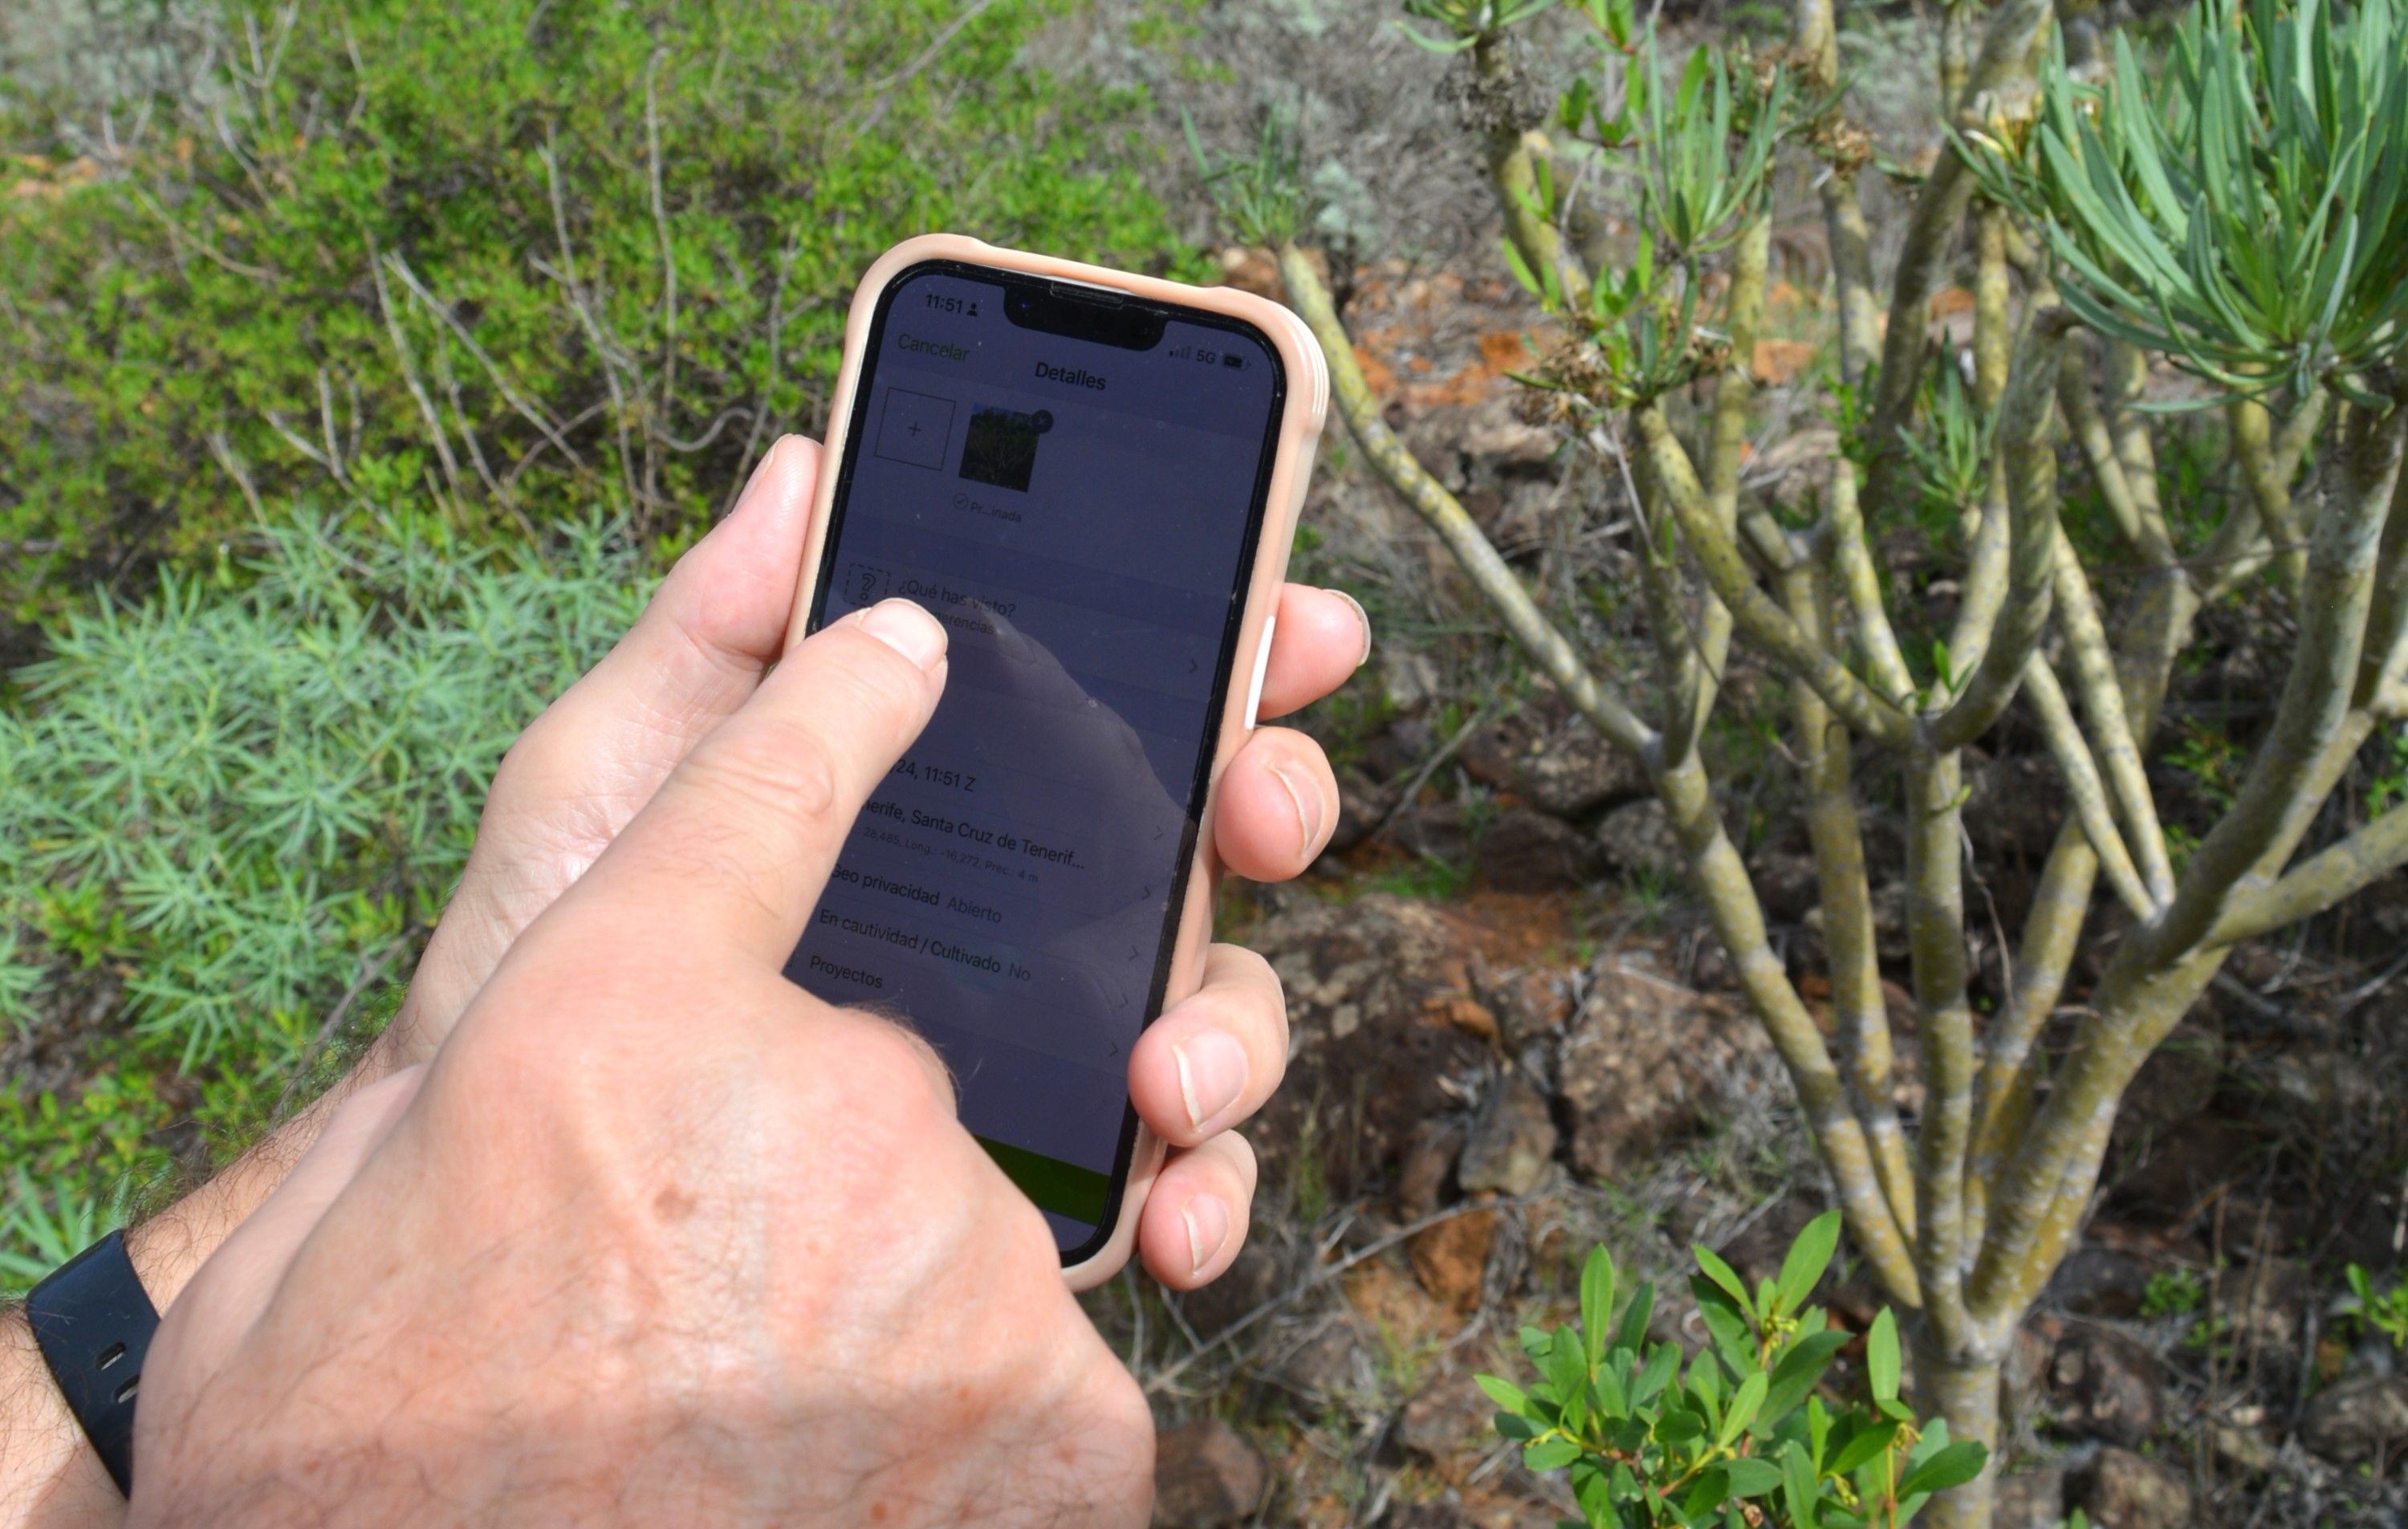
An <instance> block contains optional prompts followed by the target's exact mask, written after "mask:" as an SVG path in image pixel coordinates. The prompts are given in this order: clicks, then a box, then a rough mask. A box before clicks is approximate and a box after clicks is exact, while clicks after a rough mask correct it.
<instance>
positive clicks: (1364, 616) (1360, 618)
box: [1321, 589, 1371, 669]
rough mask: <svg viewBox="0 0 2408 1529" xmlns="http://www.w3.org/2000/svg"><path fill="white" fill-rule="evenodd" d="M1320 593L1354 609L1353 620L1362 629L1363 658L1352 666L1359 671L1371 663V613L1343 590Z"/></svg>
mask: <svg viewBox="0 0 2408 1529" xmlns="http://www.w3.org/2000/svg"><path fill="white" fill-rule="evenodd" d="M1321 593H1324V594H1334V595H1336V596H1338V598H1340V600H1343V601H1345V602H1346V603H1347V604H1348V605H1349V606H1352V607H1354V609H1355V622H1357V624H1359V625H1360V626H1361V627H1362V628H1363V656H1362V657H1360V658H1358V659H1356V660H1355V667H1356V668H1358V669H1359V668H1361V667H1362V666H1363V665H1364V664H1369V663H1370V662H1371V613H1370V612H1369V611H1368V610H1366V609H1364V608H1363V602H1362V601H1360V600H1357V599H1356V598H1355V596H1353V595H1351V594H1349V593H1346V592H1345V591H1344V590H1332V589H1325V590H1323V591H1322V592H1321Z"/></svg>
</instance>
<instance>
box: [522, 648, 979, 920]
mask: <svg viewBox="0 0 2408 1529" xmlns="http://www.w3.org/2000/svg"><path fill="white" fill-rule="evenodd" d="M945 646H946V636H945V629H944V627H943V626H942V625H941V624H939V622H938V621H937V619H936V618H935V617H933V616H931V615H929V614H928V613H927V612H926V611H925V610H923V609H921V608H920V607H918V606H916V605H913V604H912V603H911V602H910V601H909V600H888V601H885V602H883V603H882V604H880V605H876V606H873V607H870V608H869V609H867V610H865V611H860V612H857V613H855V614H853V615H852V616H848V617H846V618H844V619H843V620H841V621H839V622H837V623H836V624H835V625H833V626H831V627H828V628H826V629H825V630H824V631H822V632H819V633H817V634H815V635H813V636H810V638H808V639H806V640H805V641H804V642H802V643H801V644H799V645H797V646H796V648H794V649H793V650H791V651H789V652H788V653H787V655H786V657H785V658H784V659H783V660H782V661H781V663H780V664H779V665H778V667H777V668H776V669H775V670H773V671H772V672H771V673H770V675H769V677H768V679H766V680H764V681H763V682H762V684H761V687H760V689H758V690H756V691H754V692H753V695H752V697H751V699H749V700H747V701H746V702H745V703H744V705H743V706H742V707H738V709H737V710H736V711H734V712H732V713H731V714H729V716H728V717H727V718H726V720H724V722H721V723H720V724H719V725H718V726H717V727H716V728H714V729H712V730H711V732H710V734H709V735H707V736H705V737H704V738H703V739H702V741H701V742H699V743H697V744H696V745H695V747H694V749H693V750H692V751H691V752H689V753H688V754H687V755H686V757H685V758H684V759H683V760H681V762H679V764H678V766H677V768H676V769H675V770H674V771H673V772H671V774H670V775H669V777H668V779H667V780H666V781H664V782H663V783H662V785H661V788H660V790H659V791H658V792H656V793H654V794H653V796H652V801H651V802H649V803H647V804H646V805H645V807H644V809H643V810H642V811H641V812H639V813H638V814H637V815H636V818H635V820H634V821H633V822H630V823H629V824H628V825H627V827H626V828H625V829H624V831H622V832H621V834H620V835H619V836H618V838H617V839H616V840H614V841H613V842H612V843H611V845H610V848H609V850H605V851H604V852H603V854H602V857H601V858H600V859H599V860H598V861H596V862H595V866H594V869H593V870H592V871H590V872H588V873H587V874H586V877H585V879H583V880H582V881H581V882H579V883H578V886H577V888H576V889H575V891H573V892H572V893H570V894H569V897H568V898H567V899H566V900H565V906H564V907H563V909H562V911H563V913H564V914H565V915H566V919H565V920H564V921H563V922H564V923H574V924H576V925H578V926H580V927H581V930H582V933H581V936H579V937H580V938H585V937H590V936H592V935H593V934H594V932H595V925H594V924H593V923H590V922H587V921H588V920H595V919H599V920H602V921H604V922H609V921H611V920H613V919H616V918H624V919H627V920H629V921H630V928H631V929H636V928H640V929H641V930H643V931H645V932H646V934H647V935H648V936H652V937H655V938H658V937H666V938H668V939H671V940H683V941H687V942H699V943H701V944H703V945H707V946H710V947H714V948H717V949H723V950H724V949H729V948H731V947H732V948H733V949H735V950H738V951H740V952H742V953H743V954H744V955H746V956H749V957H753V958H757V959H759V960H761V961H763V962H766V963H767V964H768V965H771V966H773V967H775V966H777V965H782V964H783V963H784V961H785V959H786V957H787V956H788V955H790V954H792V953H793V951H794V949H795V942H796V940H797V939H800V938H801V937H802V933H803V925H804V922H805V921H806V920H808V919H809V918H810V911H811V908H812V907H813V906H814V905H815V904H817V903H818V901H819V897H820V893H821V891H822V889H823V888H824V887H825V886H826V884H827V878H828V872H829V870H830V869H831V868H832V867H833V866H834V865H836V857H837V851H838V850H840V849H841V848H843V845H844V840H845V836H846V835H848V834H850V833H851V832H852V831H853V819H854V818H856V817H858V816H859V815H860V812H861V808H862V805H863V804H864V803H865V802H867V800H868V799H869V793H871V792H872V791H874V790H876V789H877V787H878V784H879V782H880V781H881V780H882V779H885V777H886V773H887V771H888V770H890V769H892V768H893V767H894V764H895V761H896V758H897V757H898V756H900V755H901V754H902V752H903V750H905V749H906V748H908V747H910V743H911V740H912V739H914V738H916V737H918V736H920V730H921V729H922V728H923V727H925V726H926V725H927V722H928V718H929V717H930V715H931V714H933V713H934V712H935V710H936V708H937V699H938V697H939V695H940V694H942V693H943V691H944V685H945V673H946V660H945ZM571 908H574V909H575V911H574V912H571V911H570V909H571Z"/></svg>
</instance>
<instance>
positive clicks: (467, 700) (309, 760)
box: [0, 514, 650, 1275]
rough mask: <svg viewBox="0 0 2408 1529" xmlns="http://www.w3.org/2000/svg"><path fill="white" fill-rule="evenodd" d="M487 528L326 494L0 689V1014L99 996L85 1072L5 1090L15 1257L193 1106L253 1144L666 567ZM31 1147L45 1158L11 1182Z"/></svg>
mask: <svg viewBox="0 0 2408 1529" xmlns="http://www.w3.org/2000/svg"><path fill="white" fill-rule="evenodd" d="M266 547H267V550H266V552H265V555H263V556H261V557H259V558H257V559H256V560H253V561H249V562H245V563H241V564H236V563H235V562H232V561H228V562H226V563H225V564H222V566H221V567H220V568H219V569H217V570H216V571H214V572H212V573H209V574H207V575H201V576H196V577H194V576H178V575H173V574H171V575H169V576H167V577H165V578H164V579H162V580H161V582H160V585H159V588H158V590H157V592H156V593H153V594H152V595H151V596H150V598H148V599H146V600H144V601H143V602H141V603H140V604H138V605H132V606H124V605H118V604H114V603H109V602H102V603H101V604H99V605H98V606H96V607H93V608H92V609H90V610H87V611H82V612H79V613H76V614H74V615H72V616H70V617H68V618H66V619H65V620H64V621H63V622H60V623H59V624H58V625H57V626H56V627H55V628H54V629H53V631H52V632H51V634H50V645H51V656H50V658H48V659H46V660H44V661H43V662H41V663H39V664H35V665H33V666H31V667H29V668H27V669H25V670H23V671H22V672H21V673H20V675H19V676H18V680H19V684H20V688H21V696H20V702H19V704H17V705H15V706H13V707H10V708H9V709H7V710H5V711H0V1025H5V1026H6V1027H7V1030H9V1031H11V1032H14V1033H16V1034H18V1035H20V1036H36V1037H38V1036H40V1035H42V1034H44V1033H51V1032H56V1031H58V1030H60V1029H62V1028H63V1027H67V1026H69V1025H71V1024H73V1023H75V1022H78V1021H79V1018H80V1019H81V1020H82V1021H83V1022H89V1019H90V1016H91V1015H92V1014H93V1013H94V1012H95V1011H96V1012H97V1013H98V1014H99V1016H100V1023H101V1026H102V1036H101V1037H100V1038H99V1039H97V1040H95V1041H93V1042H92V1043H91V1045H92V1047H93V1048H96V1050H91V1051H89V1052H88V1054H87V1060H88V1063H90V1064H94V1065H98V1066H99V1067H100V1069H101V1070H100V1072H99V1073H98V1075H97V1076H96V1077H93V1078H92V1079H90V1080H89V1081H87V1082H86V1083H84V1084H83V1086H81V1087H80V1088H79V1089H78V1090H77V1091H76V1092H75V1094H74V1096H73V1097H72V1098H63V1097H60V1096H58V1095H57V1094H47V1095H42V1096H39V1097H36V1098H33V1099H22V1098H15V1097H12V1098H10V1099H9V1100H8V1101H7V1109H6V1111H5V1112H0V1174H7V1175H9V1176H11V1184H12V1194H11V1204H10V1207H9V1209H8V1211H7V1216H6V1225H5V1227H0V1275H7V1273H8V1272H9V1271H10V1270H11V1269H13V1267H14V1265H10V1264H8V1263H7V1262H6V1260H7V1257H9V1256H14V1255H18V1254H22V1253H23V1252H24V1251H25V1250H26V1247H27V1245H28V1243H29V1242H34V1243H38V1242H39V1241H40V1239H39V1238H38V1237H36V1236H34V1235H33V1233H31V1232H29V1231H28V1230H27V1228H28V1227H30V1226H35V1225H37V1224H39V1223H40V1218H41V1217H48V1218H50V1219H51V1220H53V1221H55V1220H57V1219H59V1218H61V1217H65V1218H67V1219H69V1220H73V1219H74V1211H73V1207H74V1205H75V1204H76V1203H77V1202H78V1199H79V1197H81V1198H84V1199H90V1198H94V1197H106V1196H107V1195H108V1193H110V1192H111V1190H112V1186H114V1185H116V1184H118V1183H120V1182H121V1181H122V1180H124V1179H127V1178H128V1177H132V1178H134V1179H140V1178H144V1177H146V1176H150V1175H153V1174H156V1173H158V1172H160V1171H162V1169H163V1167H164V1165H165V1153H164V1152H163V1151H161V1150H158V1149H157V1148H156V1147H155V1146H154V1145H146V1141H147V1138H148V1135H149V1134H150V1133H155V1132H156V1131H158V1130H159V1129H160V1128H162V1127H165V1126H166V1125H167V1124H169V1123H170V1122H173V1121H175V1120H176V1119H178V1118H179V1116H181V1115H183V1114H186V1113H188V1112H190V1111H191V1109H192V1104H191V1099H190V1093H189V1091H185V1093H184V1095H183V1098H182V1101H181V1103H180V1104H179V1102H177V1101H176V1100H173V1099H171V1098H169V1097H168V1096H167V1094H168V1092H169V1091H167V1090H165V1089H163V1088H161V1087H159V1086H157V1080H158V1079H173V1078H199V1079H204V1080H205V1081H206V1082H207V1084H208V1088H207V1090H206V1093H207V1094H208V1097H207V1098H205V1099H204V1101H203V1104H202V1107H201V1110H200V1113H201V1115H202V1118H203V1120H204V1122H205V1123H215V1124H217V1125H219V1126H221V1127H222V1128H223V1129H225V1130H226V1131H227V1132H229V1133H230V1134H233V1135H236V1136H239V1135H241V1134H243V1133H244V1132H245V1131H247V1130H248V1129H249V1128H251V1126H254V1125H255V1124H256V1123H257V1122H258V1121H259V1120H260V1119H261V1118H264V1117H265V1116H266V1115H267V1114H269V1113H272V1111H273V1110H274V1108H275V1104H276V1100H277V1098H278V1096H279V1093H281V1092H282V1090H283V1088H284V1086H285V1084H286V1082H287V1080H288V1079H291V1078H292V1077H293V1075H294V1069H295V1068H296V1066H297V1065H299V1064H300V1063H301V1062H302V1061H303V1059H304V1058H305V1057H306V1056H308V1054H309V1053H311V1051H312V1050H313V1049H315V1048H319V1047H321V1046H322V1044H323V1043H324V1042H325V1041H326V1040H327V1039H329V1038H330V1036H331V1033H332V1032H333V1031H335V1030H337V1029H339V1028H340V1026H341V1025H342V1024H343V1023H344V1022H346V1021H347V1020H357V1019H359V1018H360V1017H361V1010H362V1007H363V1006H364V1005H365V1004H366V1003H367V1002H368V1001H369V1000H370V999H371V997H372V995H373V990H374V989H375V988H376V987H377V986H378V985H379V984H380V982H382V981H383V980H385V979H388V978H391V977H397V976H401V975H406V974H407V972H408V970H409V962H410V960H411V958H412V955H413V953H414V952H415V950H416V949H417V948H418V946H419V944H420V943H421V942H422V941H423V938H424V936H425V934H426V933H427V931H428V930H429V929H430V928H431V927H432V925H433V922H434V920H435V918H436V917H437V914H438V913H439V912H440V911H441V909H442V906H443V903H444V901H445V899H446V898H447V897H448V896H449V894H450V893H451V889H452V884H453V882H454V881H455V880H456V879H457V878H458V876H459V873H460V869H461V866H462V865H464V864H465V863H466V857H467V851H468V847H469V843H470V841H471V839H472V837H473V836H474V834H475V830H476V823H477V815H478V813H479V811H480V808H481V807H482V804H483V800H484V793H485V789H486V786H487V784H488V783H489V782H490V781H491V779H492V778H493V773H494V770H495V766H496V765H497V764H499V762H500V759H501V756H502V753H503V750H505V749H507V748H508V747H509V743H510V741H511V740H512V739H513V738H515V737H516V736H518V734H519V732H520V731H521V730H522V729H523V727H524V726H525V725H526V723H527V722H529V721H531V720H532V719H533V718H534V716H535V715H536V713H537V712H538V711H539V710H540V709H541V708H542V707H544V705H545V704H546V703H548V702H549V701H550V700H551V698H552V696H553V695H555V694H557V693H559V692H560V691H561V690H563V689H564V688H566V685H567V684H568V683H569V681H571V680H572V679H575V678H576V677H577V676H578V675H579V674H581V673H582V672H583V671H584V670H585V669H586V668H587V667H588V666H589V665H591V664H593V662H594V661H595V659H596V658H598V657H599V656H600V655H601V654H602V652H603V651H605V650H607V649H608V648H609V645H610V644H611V642H613V641H614V640H615V639H616V638H617V637H618V636H619V634H620V633H622V632H623V631H624V630H625V628H626V626H627V624H628V623H629V622H631V621H632V620H633V619H634V617H635V615H636V613H637V611H638V609H639V608H640V607H641V606H642V603H643V600H644V598H645V596H646V594H647V593H648V590H649V582H650V581H649V577H648V576H647V575H646V574H645V573H644V572H643V561H642V559H641V557H640V555H639V553H638V550H636V549H635V548H634V547H633V546H632V545H631V544H630V542H629V541H628V539H627V537H626V536H624V534H621V533H618V532H616V531H614V530H612V529H611V528H610V527H609V525H607V524H605V523H603V522H594V521H588V522H575V523H573V524H572V525H571V527H570V528H569V529H568V530H567V531H566V533H565V534H563V535H560V536H555V537H553V538H552V546H551V548H550V550H540V551H539V550H535V549H532V548H519V549H515V550H478V549H476V548H473V547H471V546H468V545H466V543H465V542H463V541H462V540H461V538H460V537H459V536H456V535H455V534H453V533H452V532H451V531H449V530H448V529H447V528H446V527H444V526H443V525H442V524H441V523H440V522H437V521H436V520H434V519H432V518H430V517H409V516H403V515H398V514H395V515H390V516H385V517H382V518H380V519H379V520H376V521H374V522H364V523H362V524H360V525H357V526H352V527H338V526H336V525H333V524H330V523H328V522H323V521H322V520H319V519H317V518H315V517H311V516H306V515H305V516H304V517H302V518H301V519H299V520H297V521H296V522H294V523H292V524H289V525H286V526H282V527H279V528H276V529H273V530H271V531H269V532H268V533H267V534H266ZM27 1171H30V1173H31V1174H32V1176H33V1177H32V1178H27V1177H25V1173H26V1172H27Z"/></svg>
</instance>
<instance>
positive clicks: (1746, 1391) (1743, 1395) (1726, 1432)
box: [1714, 1370, 1771, 1450]
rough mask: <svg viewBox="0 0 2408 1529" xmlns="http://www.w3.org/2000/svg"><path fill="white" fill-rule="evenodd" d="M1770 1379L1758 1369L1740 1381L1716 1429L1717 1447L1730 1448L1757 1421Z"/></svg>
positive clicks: (1715, 1440)
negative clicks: (1733, 1441) (1720, 1424)
mask: <svg viewBox="0 0 2408 1529" xmlns="http://www.w3.org/2000/svg"><path fill="white" fill-rule="evenodd" d="M1770 1381H1771V1377H1770V1376H1768V1375H1766V1374H1765V1373H1764V1372H1763V1371H1762V1370H1757V1371H1756V1373H1755V1374H1753V1375H1750V1376H1749V1377H1748V1378H1747V1379H1744V1380H1742V1381H1741V1382H1740V1384H1739V1390H1737V1391H1736V1392H1733V1393H1731V1399H1730V1405H1729V1406H1728V1407H1727V1408H1724V1409H1723V1422H1722V1426H1721V1427H1720V1428H1719V1429H1717V1430H1715V1433H1714V1445H1715V1447H1716V1448H1717V1449H1724V1450H1727V1449H1729V1448H1730V1447H1731V1441H1732V1440H1734V1439H1736V1438H1738V1437H1739V1436H1740V1435H1741V1434H1742V1433H1743V1432H1745V1431H1746V1429H1747V1425H1748V1424H1749V1423H1752V1422H1755V1421H1756V1412H1757V1410H1758V1409H1759V1408H1762V1407H1763V1406H1764V1392H1765V1387H1766V1386H1767V1385H1769V1384H1770Z"/></svg>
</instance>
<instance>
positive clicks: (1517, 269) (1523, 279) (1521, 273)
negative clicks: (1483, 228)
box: [1497, 239, 1547, 299]
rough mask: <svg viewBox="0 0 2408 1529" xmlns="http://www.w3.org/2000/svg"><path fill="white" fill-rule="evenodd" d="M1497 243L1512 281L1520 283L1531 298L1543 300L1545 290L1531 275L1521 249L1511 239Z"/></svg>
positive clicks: (1500, 240) (1545, 293)
mask: <svg viewBox="0 0 2408 1529" xmlns="http://www.w3.org/2000/svg"><path fill="white" fill-rule="evenodd" d="M1497 243H1498V249H1500V250H1503V251H1504V252H1505V267H1506V269H1508V270H1510V271H1512V273H1513V279H1514V280H1516V281H1519V282H1520V283H1522V288H1523V290H1524V291H1525V292H1527V293H1529V294H1530V295H1531V296H1533V297H1537V298H1541V299H1543V298H1544V297H1545V296H1546V295H1547V289H1546V287H1545V286H1544V285H1542V284H1541V282H1540V280H1539V279H1538V278H1537V277H1536V276H1534V275H1532V274H1531V271H1530V264H1529V262H1527V261H1526V260H1524V259H1523V258H1522V250H1521V247H1520V246H1518V245H1516V244H1515V243H1514V242H1513V241H1512V239H1499V240H1498V241H1497Z"/></svg>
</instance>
